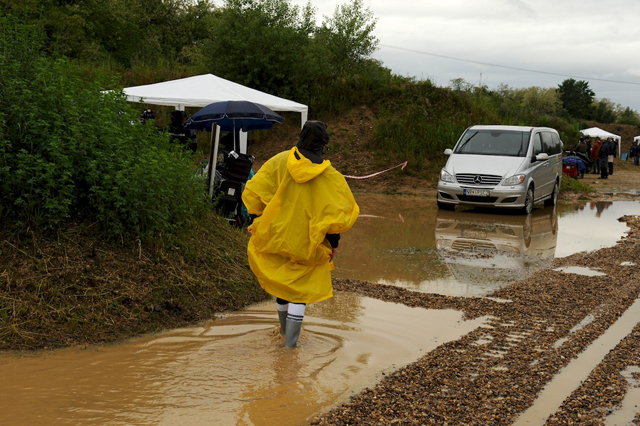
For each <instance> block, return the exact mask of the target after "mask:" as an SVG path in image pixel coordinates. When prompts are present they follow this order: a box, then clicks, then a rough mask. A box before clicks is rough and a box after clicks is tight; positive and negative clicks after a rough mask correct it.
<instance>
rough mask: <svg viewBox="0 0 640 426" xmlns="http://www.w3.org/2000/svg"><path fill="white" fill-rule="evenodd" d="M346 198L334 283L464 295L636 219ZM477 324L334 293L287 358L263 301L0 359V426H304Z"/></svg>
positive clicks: (627, 209)
mask: <svg viewBox="0 0 640 426" xmlns="http://www.w3.org/2000/svg"><path fill="white" fill-rule="evenodd" d="M356 199H357V200H358V203H359V205H360V207H361V217H360V219H359V220H358V222H357V224H356V226H355V227H354V228H353V229H352V230H351V231H350V232H348V233H345V234H344V235H343V236H342V239H341V241H340V250H339V252H338V256H337V258H336V266H337V269H336V271H335V272H334V274H335V276H336V277H344V278H352V279H358V280H365V281H371V282H379V283H384V284H389V285H398V286H402V287H405V288H409V289H412V290H414V291H421V292H434V293H440V294H445V295H454V296H464V297H472V296H473V297H478V296H479V297H482V296H485V295H487V294H489V293H490V292H491V291H493V290H496V289H498V288H499V287H501V286H504V285H505V284H507V283H509V282H512V281H513V280H515V279H520V278H522V277H523V276H525V275H526V274H531V273H533V272H535V271H536V270H539V269H540V268H543V267H547V266H548V265H549V264H550V262H551V260H552V259H553V258H554V257H564V256H567V255H569V254H571V253H575V252H579V251H585V250H587V251H590V250H596V249H598V248H601V247H604V246H610V245H613V244H614V243H615V242H616V241H617V240H618V239H619V238H620V237H621V236H622V235H623V234H624V232H625V230H626V225H625V224H624V223H620V222H618V221H617V218H618V217H620V216H622V215H626V214H637V213H638V212H639V211H640V209H639V207H640V204H639V203H636V202H614V203H593V204H591V203H590V204H585V205H581V206H577V207H573V206H572V207H564V208H558V209H549V208H544V209H543V208H537V209H536V210H535V211H534V213H533V214H532V215H531V216H529V217H524V216H519V215H514V214H504V213H503V214H496V212H477V211H464V212H444V211H438V210H437V209H436V207H435V203H434V202H433V200H432V199H423V198H418V197H396V196H384V195H368V194H356ZM565 272H567V273H585V271H582V270H567V271H565ZM486 321H487V318H480V319H476V320H474V321H463V319H462V314H461V313H460V312H456V311H450V310H449V311H435V310H425V309H419V308H409V307H407V306H404V305H399V304H394V303H389V302H383V301H379V300H375V299H370V298H366V297H362V296H359V295H356V294H352V293H338V294H336V297H334V298H333V299H330V300H327V301H324V302H321V303H316V304H312V305H310V306H309V307H308V308H307V313H306V316H305V321H304V323H303V330H302V334H301V339H300V343H299V347H298V348H296V349H294V350H286V349H284V348H282V345H283V339H282V337H281V336H280V335H279V332H278V331H279V326H278V320H277V315H276V311H275V303H274V302H266V303H263V304H259V305H255V306H252V307H251V308H249V309H247V310H245V311H242V312H235V313H229V314H226V315H224V316H223V317H222V318H220V319H217V320H215V321H211V322H208V323H206V324H201V325H198V326H193V327H189V328H184V329H178V330H171V331H167V332H165V333H162V334H159V335H153V336H144V337H141V338H137V339H132V340H130V341H127V342H124V343H121V344H118V345H107V346H97V347H89V348H85V349H78V348H70V349H63V350H56V351H51V352H39V353H30V354H4V355H0V377H1V378H2V379H1V382H0V425H132V424H135V425H178V424H180V425H182V424H184V425H274V424H277V425H298V424H304V423H305V422H306V420H307V419H308V418H310V417H311V416H313V415H316V414H318V413H320V412H322V411H324V410H326V409H328V408H330V407H332V406H335V405H336V404H338V403H340V402H342V401H345V400H346V399H347V398H348V397H349V396H351V395H353V394H355V393H358V392H360V391H361V390H362V389H364V388H365V387H370V386H373V385H374V384H375V383H376V382H377V381H379V380H380V379H381V378H382V377H383V375H384V374H385V373H387V372H390V371H394V370H396V369H398V368H400V367H401V366H403V365H406V364H408V363H411V362H413V361H415V360H417V359H418V358H420V357H421V356H423V355H424V354H426V353H427V352H428V351H431V350H433V349H434V348H436V347H437V346H439V345H441V344H443V343H445V342H447V341H451V340H455V339H458V338H460V337H461V336H463V335H465V334H467V333H469V332H470V331H472V330H474V329H475V328H477V327H482V326H483V325H484V324H485V322H486ZM434 325H437V326H436V327H434ZM559 344H562V342H559ZM630 374H631V373H630ZM547 405H548V404H547ZM537 415H539V413H538V412H537V411H536V412H535V413H533V417H534V418H535V416H537Z"/></svg>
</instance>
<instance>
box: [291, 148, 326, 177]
mask: <svg viewBox="0 0 640 426" xmlns="http://www.w3.org/2000/svg"><path fill="white" fill-rule="evenodd" d="M329 166H331V162H330V161H329V160H324V161H323V162H322V163H320V164H315V163H312V162H311V160H309V159H308V158H307V157H305V156H304V155H303V154H302V153H301V152H300V150H299V149H298V148H297V147H294V148H292V149H291V151H289V157H288V158H287V170H288V171H289V174H291V177H292V178H293V180H295V181H296V182H298V183H305V182H308V181H310V180H311V179H313V178H315V177H317V176H318V175H320V174H321V173H322V172H324V171H325V170H326V169H327V168H328V167H329Z"/></svg>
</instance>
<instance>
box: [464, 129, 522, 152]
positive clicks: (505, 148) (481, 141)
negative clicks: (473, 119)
mask: <svg viewBox="0 0 640 426" xmlns="http://www.w3.org/2000/svg"><path fill="white" fill-rule="evenodd" d="M529 135H530V132H523V131H517V130H474V129H470V130H467V131H466V132H465V134H464V136H463V137H462V139H461V140H460V143H458V145H456V148H455V150H454V152H455V153H456V154H473V155H499V156H506V157H524V156H525V155H526V154H527V148H528V147H529Z"/></svg>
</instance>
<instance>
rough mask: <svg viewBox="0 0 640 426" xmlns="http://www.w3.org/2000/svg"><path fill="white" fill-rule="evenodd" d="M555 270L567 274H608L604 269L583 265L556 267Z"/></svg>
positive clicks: (596, 275)
mask: <svg viewBox="0 0 640 426" xmlns="http://www.w3.org/2000/svg"><path fill="white" fill-rule="evenodd" d="M554 271H559V272H564V273H565V274H575V275H583V276H585V277H602V276H605V275H607V274H605V273H604V272H602V271H596V270H595V269H591V268H585V267H583V266H562V267H560V268H556V269H554Z"/></svg>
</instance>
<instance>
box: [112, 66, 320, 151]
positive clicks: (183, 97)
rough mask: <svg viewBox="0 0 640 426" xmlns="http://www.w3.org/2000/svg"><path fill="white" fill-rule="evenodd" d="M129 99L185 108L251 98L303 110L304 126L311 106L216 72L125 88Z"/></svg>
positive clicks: (244, 137) (271, 105)
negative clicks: (239, 82) (265, 91)
mask: <svg viewBox="0 0 640 426" xmlns="http://www.w3.org/2000/svg"><path fill="white" fill-rule="evenodd" d="M123 91H124V93H125V94H126V95H127V100H128V101H129V102H144V103H146V104H150V105H168V106H173V107H175V108H176V109H179V110H184V109H185V108H186V107H204V106H207V105H209V104H211V103H213V102H221V101H250V102H255V103H258V104H261V105H264V106H266V107H268V108H271V109H272V110H273V111H276V112H278V111H292V112H299V113H300V121H301V123H300V127H302V125H304V123H305V122H306V121H307V117H308V114H309V107H308V106H306V105H303V104H299V103H297V102H293V101H290V100H288V99H284V98H279V97H277V96H273V95H270V94H268V93H264V92H261V91H259V90H255V89H251V88H249V87H246V86H243V85H241V84H238V83H234V82H233V81H229V80H225V79H224V78H220V77H217V76H215V75H213V74H203V75H196V76H193V77H187V78H180V79H177V80H170V81H164V82H162V83H155V84H147V85H144V86H133V87H127V88H125V89H123ZM246 144H247V135H246V133H243V132H241V137H240V152H241V153H246V152H247V151H246V149H247V145H246Z"/></svg>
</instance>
